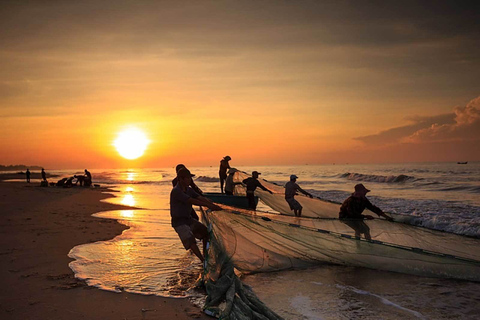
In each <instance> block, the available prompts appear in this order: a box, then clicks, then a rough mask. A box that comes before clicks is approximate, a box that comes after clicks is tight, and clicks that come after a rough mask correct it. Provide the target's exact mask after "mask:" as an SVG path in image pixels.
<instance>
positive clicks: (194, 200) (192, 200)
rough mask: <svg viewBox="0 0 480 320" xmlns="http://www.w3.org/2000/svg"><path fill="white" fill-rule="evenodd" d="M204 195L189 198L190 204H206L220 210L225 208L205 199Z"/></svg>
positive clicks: (205, 205)
mask: <svg viewBox="0 0 480 320" xmlns="http://www.w3.org/2000/svg"><path fill="white" fill-rule="evenodd" d="M202 198H203V197H198V198H190V199H188V202H189V203H190V204H193V205H196V206H204V207H207V208H209V209H211V210H213V211H220V210H223V209H222V208H221V207H219V206H217V205H216V204H215V203H213V202H210V201H205V200H203V199H205V198H203V199H202Z"/></svg>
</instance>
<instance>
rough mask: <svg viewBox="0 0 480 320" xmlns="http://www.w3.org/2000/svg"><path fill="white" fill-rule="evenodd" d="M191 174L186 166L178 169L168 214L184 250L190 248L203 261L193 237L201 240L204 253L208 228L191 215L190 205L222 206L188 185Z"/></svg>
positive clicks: (217, 207)
mask: <svg viewBox="0 0 480 320" xmlns="http://www.w3.org/2000/svg"><path fill="white" fill-rule="evenodd" d="M192 176H193V175H192V174H191V173H190V171H189V170H188V169H187V168H180V170H178V173H177V179H178V182H177V185H176V186H175V187H174V188H173V189H172V191H171V192H170V216H171V218H172V227H173V228H174V229H175V231H176V232H177V234H178V236H179V237H180V240H181V241H182V243H183V246H184V248H185V250H192V252H193V253H194V254H195V255H196V256H197V257H198V258H199V259H200V261H202V262H203V261H204V260H205V259H204V255H202V253H201V252H200V249H199V248H198V246H197V242H196V240H195V238H197V239H201V240H202V241H203V254H205V251H206V246H207V241H208V230H207V227H205V225H203V224H202V223H201V222H199V221H198V220H195V219H194V218H193V217H192V210H193V208H192V205H198V206H205V207H208V208H210V209H211V210H222V208H220V207H219V206H217V205H216V204H213V203H211V202H209V201H206V200H205V198H204V197H202V196H200V195H199V194H198V193H196V192H195V191H193V189H192V188H191V187H189V185H190V183H191V180H192Z"/></svg>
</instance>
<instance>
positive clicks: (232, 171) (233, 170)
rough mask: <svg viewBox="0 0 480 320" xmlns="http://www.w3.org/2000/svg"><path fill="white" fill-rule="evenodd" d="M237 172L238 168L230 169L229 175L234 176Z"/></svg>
mask: <svg viewBox="0 0 480 320" xmlns="http://www.w3.org/2000/svg"><path fill="white" fill-rule="evenodd" d="M237 171H238V170H237V169H236V168H230V169H229V170H228V174H232V173H235V172H237Z"/></svg>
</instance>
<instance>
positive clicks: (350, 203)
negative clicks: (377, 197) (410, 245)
mask: <svg viewBox="0 0 480 320" xmlns="http://www.w3.org/2000/svg"><path fill="white" fill-rule="evenodd" d="M367 192H370V190H368V189H367V188H365V186H364V185H363V184H361V183H360V184H357V185H356V186H355V192H354V193H352V195H351V196H350V197H348V198H347V199H345V201H343V203H342V206H341V207H340V213H339V218H340V220H342V222H343V223H345V224H346V225H347V226H349V227H350V228H352V229H353V230H355V237H357V238H360V236H361V234H364V235H365V239H367V240H371V239H372V237H371V236H370V228H369V227H368V226H367V225H366V223H365V222H364V221H363V220H364V219H367V220H372V219H373V217H372V216H370V215H363V214H362V212H363V210H365V208H367V209H369V210H370V211H373V212H375V213H376V214H377V215H378V216H382V217H384V218H385V219H387V220H388V221H393V218H392V217H389V216H387V215H386V214H385V213H383V211H382V210H381V209H380V208H378V207H376V206H374V205H373V204H371V203H370V201H369V200H368V199H367V197H366V195H367Z"/></svg>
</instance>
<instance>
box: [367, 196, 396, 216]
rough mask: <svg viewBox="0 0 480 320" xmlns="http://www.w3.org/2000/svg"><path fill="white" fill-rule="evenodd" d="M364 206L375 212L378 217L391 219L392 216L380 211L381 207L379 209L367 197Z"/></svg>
mask: <svg viewBox="0 0 480 320" xmlns="http://www.w3.org/2000/svg"><path fill="white" fill-rule="evenodd" d="M366 207H367V209H369V210H370V211H372V212H375V213H376V214H377V215H378V216H379V217H384V218H385V219H387V220H388V221H393V218H392V217H390V216H387V215H386V214H385V213H384V212H383V211H382V209H380V208H379V207H377V206H374V205H373V204H372V203H371V202H370V201H369V200H368V199H367V202H366Z"/></svg>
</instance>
